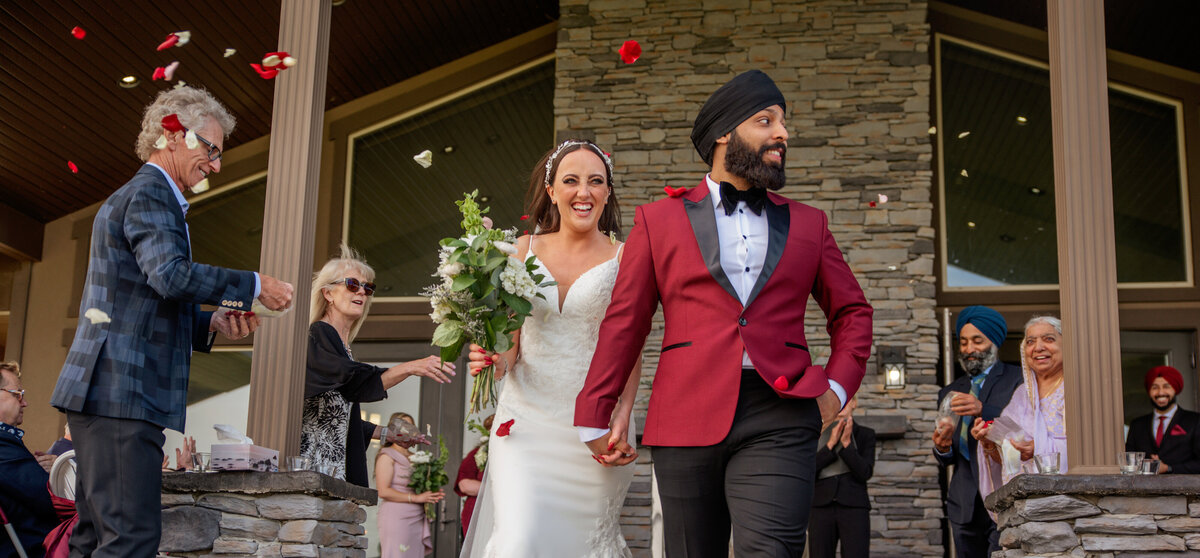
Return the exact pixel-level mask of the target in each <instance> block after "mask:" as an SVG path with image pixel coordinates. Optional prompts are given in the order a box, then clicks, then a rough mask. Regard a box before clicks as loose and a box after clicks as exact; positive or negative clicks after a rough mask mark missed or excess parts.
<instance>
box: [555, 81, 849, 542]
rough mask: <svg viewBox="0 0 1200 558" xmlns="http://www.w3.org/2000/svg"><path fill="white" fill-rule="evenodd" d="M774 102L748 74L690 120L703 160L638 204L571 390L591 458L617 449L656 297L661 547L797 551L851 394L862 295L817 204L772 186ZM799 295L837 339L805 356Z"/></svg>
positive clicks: (651, 423)
mask: <svg viewBox="0 0 1200 558" xmlns="http://www.w3.org/2000/svg"><path fill="white" fill-rule="evenodd" d="M785 109H786V103H785V101H784V99H783V95H782V93H780V92H779V89H778V88H777V87H776V86H775V82H773V81H772V80H771V78H769V77H767V75H766V74H764V73H762V72H760V71H757V70H755V71H750V72H746V73H744V74H741V75H739V76H737V77H735V78H733V79H732V80H731V81H730V82H729V83H727V84H725V85H724V86H722V87H721V88H720V89H718V90H717V91H716V92H715V93H713V95H712V96H711V97H709V99H708V102H706V103H705V104H704V107H703V108H702V109H701V110H700V113H699V115H698V116H697V117H696V123H695V126H694V128H693V130H692V142H693V143H694V144H695V146H696V150H697V151H698V152H699V153H700V156H701V157H702V158H703V159H704V161H705V162H706V163H708V164H710V165H711V166H712V171H711V172H710V173H709V174H708V176H706V177H705V178H704V179H703V180H702V181H701V182H700V185H699V186H698V187H696V188H692V189H690V190H687V191H686V192H684V193H682V194H680V192H679V191H675V192H671V190H670V189H669V190H668V192H669V193H671V194H672V197H670V198H668V199H664V200H661V201H658V202H654V203H651V204H647V205H643V206H641V207H638V208H637V211H636V214H635V217H634V226H633V231H632V232H631V233H630V236H629V240H628V243H627V246H626V248H625V252H624V256H623V258H622V261H621V270H620V272H619V274H618V276H617V283H616V286H615V287H614V290H613V297H612V303H611V305H610V306H609V307H608V313H607V315H606V316H605V318H604V322H603V324H602V325H601V327H600V334H599V344H598V345H597V347H596V353H595V356H594V357H593V359H592V364H591V369H590V370H589V371H588V376H587V380H586V382H585V384H584V387H583V390H582V391H581V392H580V394H579V397H578V398H577V399H576V403H575V425H576V426H578V427H579V430H580V437H581V438H583V439H584V441H585V442H587V444H588V447H589V448H590V449H591V451H592V453H593V454H594V455H595V456H597V459H600V460H603V461H604V462H605V463H606V464H617V465H619V464H624V463H627V462H628V461H630V460H631V459H632V458H631V456H632V455H633V449H632V448H630V447H628V445H627V444H625V442H624V441H623V435H624V433H623V432H613V433H611V434H610V433H609V432H608V430H607V428H608V426H609V419H610V418H611V416H612V411H613V408H614V406H615V405H616V403H617V397H618V394H619V393H620V392H621V389H622V387H623V386H624V385H625V382H626V379H627V378H628V376H629V374H630V371H631V370H632V368H633V366H634V362H635V361H636V360H637V358H638V356H639V354H640V353H641V350H642V346H643V344H644V343H645V341H646V335H647V333H648V332H649V331H650V322H651V319H652V318H653V316H654V313H655V310H656V309H657V308H658V305H659V304H660V303H661V304H662V308H663V314H664V316H665V320H666V331H665V332H664V336H663V347H662V353H661V357H660V359H659V363H658V371H657V373H656V375H655V378H654V388H653V391H652V393H651V396H650V409H649V412H648V414H647V416H646V424H645V435H644V439H643V442H644V443H645V444H646V445H648V446H653V447H654V471H655V475H656V476H657V478H658V492H659V497H660V499H661V501H662V506H663V522H664V528H665V534H666V552H667V556H670V557H671V558H679V557H689V558H694V557H725V556H727V553H728V551H727V548H728V541H729V532H730V524H731V523H732V528H733V543H734V547H735V551H736V555H737V556H756V557H757V556H770V557H790V556H800V555H801V554H802V553H803V550H804V543H805V528H806V527H807V524H808V515H809V507H810V504H811V502H812V493H813V476H814V472H815V471H814V469H815V467H814V465H815V464H814V461H815V456H816V450H817V448H816V443H817V438H818V436H819V434H820V430H821V424H822V422H823V421H829V420H831V419H833V418H834V416H835V415H836V414H837V413H838V411H839V410H840V409H841V408H842V406H843V405H845V403H846V401H847V400H848V399H849V398H850V397H852V396H853V395H854V393H855V392H856V391H857V390H858V387H859V383H860V382H861V381H862V378H863V374H864V363H865V362H866V360H867V357H868V356H869V355H870V347H871V313H872V311H871V307H870V305H869V304H867V301H866V298H865V297H864V296H863V292H862V289H861V288H860V287H859V285H858V281H857V280H856V279H855V278H854V275H853V274H852V273H851V272H850V268H849V267H848V266H847V265H846V262H845V260H844V259H843V258H842V252H841V251H840V250H839V249H838V247H837V244H836V243H835V242H834V240H833V236H832V235H831V234H830V232H829V227H828V219H827V217H826V216H825V213H824V212H822V211H820V210H818V209H814V208H812V207H809V206H806V205H803V204H800V203H796V202H794V201H791V200H789V199H787V198H784V197H782V196H779V195H777V194H774V193H768V190H778V189H779V188H781V187H783V185H784V155H785V153H786V152H787V138H788V133H787V130H786V129H785V120H784V115H785V114H784V111H785ZM809 295H812V297H813V298H814V299H815V300H816V301H817V303H818V304H819V305H820V306H821V309H822V310H824V312H825V315H826V316H827V318H828V330H829V333H830V336H831V345H832V352H831V354H830V357H829V362H828V363H827V364H826V365H825V366H824V367H821V366H814V365H813V364H812V357H811V355H810V354H809V350H808V347H807V341H806V340H805V337H804V313H805V308H806V306H807V303H808V298H809Z"/></svg>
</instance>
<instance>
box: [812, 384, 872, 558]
mask: <svg viewBox="0 0 1200 558" xmlns="http://www.w3.org/2000/svg"><path fill="white" fill-rule="evenodd" d="M856 408H858V398H857V397H854V398H851V399H850V402H849V403H846V407H845V408H843V409H842V412H840V413H838V417H837V419H838V420H837V422H836V423H835V424H834V425H833V426H832V427H830V428H829V430H827V431H826V432H825V433H824V434H822V435H821V441H820V442H819V443H818V445H817V447H819V448H821V449H820V450H819V451H817V483H816V485H815V486H814V487H813V502H812V515H810V516H809V517H810V519H809V523H808V535H809V556H810V557H811V558H834V551H835V550H837V545H838V540H839V539H840V540H841V541H842V558H862V557H866V556H869V555H870V554H871V500H870V497H869V496H867V481H868V480H870V478H871V475H872V474H874V472H875V431H874V430H872V429H871V428H869V427H866V426H863V425H861V424H858V423H855V422H854V417H852V416H851V415H852V414H853V413H854V409H856Z"/></svg>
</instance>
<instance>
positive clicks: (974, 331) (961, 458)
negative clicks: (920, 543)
mask: <svg viewBox="0 0 1200 558" xmlns="http://www.w3.org/2000/svg"><path fill="white" fill-rule="evenodd" d="M954 326H955V327H954V329H955V331H956V332H957V334H958V358H957V361H958V365H959V366H960V367H962V369H963V371H964V372H966V374H964V375H962V376H959V377H958V379H957V380H955V381H954V382H952V383H951V384H950V385H948V386H946V387H944V388H942V390H941V392H939V393H938V407H939V408H941V407H942V402H943V401H944V400H945V398H946V397H950V412H951V413H953V416H951V417H946V418H939V419H938V424H937V427H936V428H935V429H934V432H933V450H934V451H933V454H934V456H935V457H937V460H938V464H940V465H941V466H943V467H949V466H951V465H953V466H954V477H953V479H951V481H950V487H949V489H948V490H947V493H946V517H947V518H949V520H950V530H951V533H952V534H953V536H954V547H955V549H956V551H957V554H958V558H975V557H981V558H982V557H985V556H990V555H991V553H992V552H993V551H995V550H999V549H1000V536H999V533H997V531H996V524H995V522H993V521H992V518H991V517H990V516H989V515H988V513H987V510H986V509H984V507H983V500H982V499H981V498H980V497H979V481H978V480H977V479H978V478H979V476H978V472H979V469H978V467H977V464H976V463H975V462H976V461H978V458H977V457H976V455H977V453H976V451H975V445H976V441H975V439H974V438H972V437H971V435H970V430H971V423H973V422H974V421H975V417H983V419H984V420H992V419H994V418H996V417H998V416H1000V412H1001V411H1003V410H1004V407H1005V406H1006V405H1008V400H1009V399H1011V398H1012V394H1013V391H1014V390H1015V389H1016V388H1017V386H1019V385H1021V383H1022V382H1023V376H1022V375H1021V368H1020V367H1019V366H1014V365H1011V364H1008V363H1005V362H1000V361H999V353H1000V345H1002V344H1003V343H1004V338H1005V337H1007V336H1008V325H1007V324H1006V323H1005V321H1004V316H1001V315H1000V313H999V312H997V311H995V310H992V309H991V308H988V307H986V306H968V307H966V308H963V309H962V311H961V312H959V313H958V319H957V320H956V321H955V324H954Z"/></svg>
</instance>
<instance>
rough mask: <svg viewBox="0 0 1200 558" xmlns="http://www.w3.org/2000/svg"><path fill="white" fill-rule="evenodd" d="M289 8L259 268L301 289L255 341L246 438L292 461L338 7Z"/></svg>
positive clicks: (318, 3)
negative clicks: (332, 22)
mask: <svg viewBox="0 0 1200 558" xmlns="http://www.w3.org/2000/svg"><path fill="white" fill-rule="evenodd" d="M282 6H283V7H282V8H281V11H280V23H279V49H280V50H285V51H288V52H289V53H290V54H291V55H292V56H294V57H295V58H296V59H297V60H298V61H299V63H298V64H296V65H295V66H294V67H292V68H289V69H288V70H287V71H285V72H282V73H280V74H279V77H277V78H275V106H274V109H273V111H274V112H273V113H272V120H271V151H270V156H269V158H268V163H267V164H268V168H269V169H270V172H269V173H268V175H267V194H266V211H265V212H264V216H263V220H264V223H263V238H262V261H261V265H260V266H259V269H260V270H262V272H263V273H266V274H268V275H271V276H272V277H276V278H279V279H282V280H284V281H287V282H289V283H292V284H293V285H295V286H296V294H295V299H294V300H293V305H294V309H293V310H292V311H291V312H289V313H287V314H285V315H284V316H282V317H280V318H275V319H270V320H268V323H267V324H266V325H264V326H263V328H262V329H261V330H260V331H259V332H258V333H257V334H256V335H255V340H254V360H253V363H252V365H251V368H250V370H251V373H250V417H249V420H248V421H247V431H248V432H247V434H248V435H249V436H250V437H251V438H254V440H255V442H256V443H257V444H258V445H260V446H264V447H269V448H272V449H277V450H279V455H280V456H288V455H296V454H298V453H299V451H300V413H301V404H302V401H303V396H304V365H305V356H306V351H307V343H306V341H307V339H308V304H309V283H310V282H311V281H312V279H311V277H312V270H313V242H314V239H315V237H316V232H315V230H316V222H317V191H318V189H319V181H320V166H321V144H322V142H321V135H322V125H323V119H324V116H325V102H324V99H325V76H326V71H327V69H328V59H329V18H330V13H329V12H330V8H331V4H330V3H329V2H328V1H325V0H295V1H290V2H284V3H283V5H282Z"/></svg>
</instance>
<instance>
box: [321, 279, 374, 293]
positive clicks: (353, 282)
mask: <svg viewBox="0 0 1200 558" xmlns="http://www.w3.org/2000/svg"><path fill="white" fill-rule="evenodd" d="M339 283H341V284H344V285H346V290H347V291H350V292H352V293H357V292H358V289H360V288H361V289H362V290H363V294H366V295H367V296H371V295H374V294H375V283H363V282H361V281H359V280H358V279H355V278H353V277H347V278H345V279H338V280H337V281H334V282H332V283H330V285H337V284H339Z"/></svg>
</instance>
